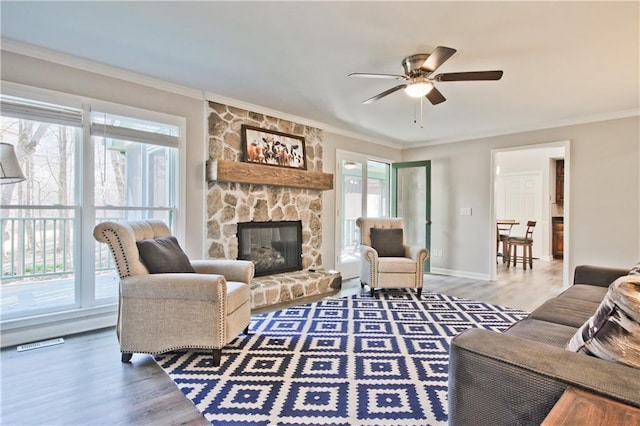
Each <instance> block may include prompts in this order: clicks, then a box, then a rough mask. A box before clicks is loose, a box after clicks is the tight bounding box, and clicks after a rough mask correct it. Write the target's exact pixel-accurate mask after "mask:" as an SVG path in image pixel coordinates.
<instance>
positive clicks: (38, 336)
mask: <svg viewBox="0 0 640 426" xmlns="http://www.w3.org/2000/svg"><path fill="white" fill-rule="evenodd" d="M83 314H84V315H83V316H76V317H71V318H64V319H55V320H51V321H50V322H47V321H46V320H44V321H39V322H36V321H33V320H25V321H12V322H11V323H10V324H6V323H5V324H3V327H2V330H1V332H0V336H1V337H0V346H1V347H3V348H6V347H10V346H17V345H23V344H25V343H31V342H37V341H40V340H46V339H53V338H56V337H62V336H68V335H70V334H77V333H84V332H85V331H92V330H98V329H101V328H107V327H113V326H114V325H116V321H117V313H116V312H115V309H109V310H108V311H106V312H105V311H104V310H103V311H102V312H92V313H87V312H84V313H83Z"/></svg>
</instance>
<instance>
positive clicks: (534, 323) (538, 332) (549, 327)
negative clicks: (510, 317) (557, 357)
mask: <svg viewBox="0 0 640 426" xmlns="http://www.w3.org/2000/svg"><path fill="white" fill-rule="evenodd" d="M505 333H506V334H511V335H513V336H518V337H522V338H523V339H527V340H533V341H535V342H540V343H544V344H547V345H552V346H555V347H557V348H564V347H565V346H566V345H567V343H569V340H571V338H572V337H573V335H574V334H576V328H575V327H569V326H568V325H562V324H555V323H552V322H547V321H540V320H536V319H529V318H525V319H523V320H521V321H518V322H517V323H515V324H513V325H512V326H511V327H509V329H508V330H507V331H505Z"/></svg>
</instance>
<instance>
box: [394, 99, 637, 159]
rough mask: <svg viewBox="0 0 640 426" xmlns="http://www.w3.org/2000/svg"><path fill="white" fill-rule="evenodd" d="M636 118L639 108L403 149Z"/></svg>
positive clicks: (439, 140) (433, 142) (513, 128)
mask: <svg viewBox="0 0 640 426" xmlns="http://www.w3.org/2000/svg"><path fill="white" fill-rule="evenodd" d="M638 116H640V108H633V109H627V110H622V111H614V112H607V113H602V114H592V115H586V116H582V117H574V118H569V119H565V120H559V121H555V122H547V123H538V124H534V125H529V126H521V127H512V128H509V129H503V130H497V131H492V132H485V133H479V134H478V135H474V136H473V137H459V138H448V139H435V140H432V141H427V142H423V143H418V144H412V145H405V146H404V149H412V148H424V147H429V146H435V145H445V144H448V143H456V142H467V141H474V140H478V139H486V138H493V137H497V136H506V135H514V134H518V133H526V132H535V131H538V130H547V129H556V128H558V127H567V126H575V125H580V124H587V123H597V122H599V121H609V120H617V119H621V118H629V117H638Z"/></svg>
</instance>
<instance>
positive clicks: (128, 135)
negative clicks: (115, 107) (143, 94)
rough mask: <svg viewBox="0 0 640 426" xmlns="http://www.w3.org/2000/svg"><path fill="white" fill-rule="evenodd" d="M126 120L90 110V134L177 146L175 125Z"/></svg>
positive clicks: (178, 139)
mask: <svg viewBox="0 0 640 426" xmlns="http://www.w3.org/2000/svg"><path fill="white" fill-rule="evenodd" d="M128 120H129V121H123V120H122V117H120V116H114V115H110V114H105V113H100V112H92V113H91V135H92V136H98V137H105V138H112V139H119V140H125V141H131V142H140V143H147V144H153V145H161V146H166V147H170V148H177V147H178V145H179V142H180V138H179V137H178V136H177V133H178V128H177V127H176V126H172V125H168V124H163V123H155V122H150V121H143V120H135V119H130V118H128Z"/></svg>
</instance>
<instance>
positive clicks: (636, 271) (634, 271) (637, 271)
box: [629, 262, 640, 275]
mask: <svg viewBox="0 0 640 426" xmlns="http://www.w3.org/2000/svg"><path fill="white" fill-rule="evenodd" d="M629 275H640V262H638V263H636V266H634V267H633V268H631V270H630V271H629Z"/></svg>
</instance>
